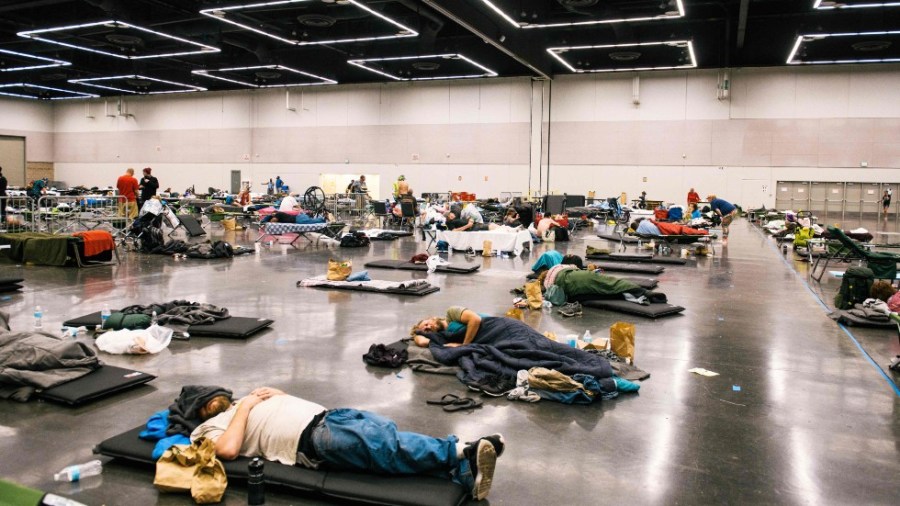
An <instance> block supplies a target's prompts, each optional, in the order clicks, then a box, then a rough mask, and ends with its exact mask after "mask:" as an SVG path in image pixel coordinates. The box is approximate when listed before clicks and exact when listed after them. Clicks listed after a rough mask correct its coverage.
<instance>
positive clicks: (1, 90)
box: [0, 83, 100, 100]
mask: <svg viewBox="0 0 900 506" xmlns="http://www.w3.org/2000/svg"><path fill="white" fill-rule="evenodd" d="M10 88H25V89H31V88H33V89H36V90H43V91H55V92H58V93H68V94H69V95H71V96H69V97H47V98H49V99H50V100H71V99H73V98H97V97H99V96H100V95H94V94H92V93H83V92H81V91H71V90H64V89H61V88H52V87H50V86H41V85H38V84H29V83H12V84H0V95H6V96H8V97H18V98H29V99H32V100H41V99H42V98H44V97H41V96H34V95H25V94H22V93H14V92H11V91H4V90H7V89H10ZM39 93H40V92H39Z"/></svg>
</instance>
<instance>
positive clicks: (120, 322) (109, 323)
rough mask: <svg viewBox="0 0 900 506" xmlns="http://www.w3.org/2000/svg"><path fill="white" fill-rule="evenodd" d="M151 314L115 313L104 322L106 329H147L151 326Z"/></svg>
mask: <svg viewBox="0 0 900 506" xmlns="http://www.w3.org/2000/svg"><path fill="white" fill-rule="evenodd" d="M150 322H151V319H150V316H149V315H145V314H125V313H113V314H111V315H109V318H107V319H106V323H104V324H103V328H104V329H105V330H122V329H128V330H135V329H146V328H148V327H149V326H150Z"/></svg>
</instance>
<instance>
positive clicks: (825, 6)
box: [813, 0, 900, 10]
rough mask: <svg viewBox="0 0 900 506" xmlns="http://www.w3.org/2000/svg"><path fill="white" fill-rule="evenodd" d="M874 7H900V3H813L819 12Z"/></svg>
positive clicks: (822, 1) (826, 1)
mask: <svg viewBox="0 0 900 506" xmlns="http://www.w3.org/2000/svg"><path fill="white" fill-rule="evenodd" d="M874 7H900V2H866V3H861V4H848V3H843V2H833V1H830V0H815V3H813V9H817V10H834V9H871V8H874Z"/></svg>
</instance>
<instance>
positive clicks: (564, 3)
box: [556, 0, 600, 9]
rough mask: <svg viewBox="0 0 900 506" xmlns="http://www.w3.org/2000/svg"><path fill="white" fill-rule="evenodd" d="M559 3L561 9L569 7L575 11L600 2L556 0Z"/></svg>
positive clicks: (595, 0) (592, 0) (590, 0)
mask: <svg viewBox="0 0 900 506" xmlns="http://www.w3.org/2000/svg"><path fill="white" fill-rule="evenodd" d="M556 1H557V2H559V5H562V6H563V7H571V8H575V9H583V8H585V7H593V6H595V5H597V3H599V1H600V0H556Z"/></svg>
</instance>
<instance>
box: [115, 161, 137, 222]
mask: <svg viewBox="0 0 900 506" xmlns="http://www.w3.org/2000/svg"><path fill="white" fill-rule="evenodd" d="M116 189H118V190H119V196H120V197H122V198H120V199H118V204H119V216H127V217H128V219H131V220H133V219H135V218H137V215H138V209H137V192H138V180H137V179H135V177H134V169H132V168H131V167H129V168H128V170H126V171H125V174H122V175H121V176H119V179H118V180H117V181H116Z"/></svg>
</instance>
